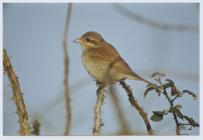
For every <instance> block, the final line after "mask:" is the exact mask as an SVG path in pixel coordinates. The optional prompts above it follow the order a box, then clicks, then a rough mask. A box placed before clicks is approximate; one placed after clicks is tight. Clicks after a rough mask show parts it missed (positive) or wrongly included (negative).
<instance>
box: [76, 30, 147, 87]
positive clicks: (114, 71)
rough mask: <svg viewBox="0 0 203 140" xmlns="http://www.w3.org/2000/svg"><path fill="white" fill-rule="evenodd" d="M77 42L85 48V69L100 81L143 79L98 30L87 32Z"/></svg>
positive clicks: (107, 82) (83, 56)
mask: <svg viewBox="0 0 203 140" xmlns="http://www.w3.org/2000/svg"><path fill="white" fill-rule="evenodd" d="M75 42H77V43H79V44H80V45H81V47H82V49H83V53H82V60H83V65H84V67H85V69H86V70H87V71H88V73H89V74H90V75H91V76H92V77H93V78H94V79H95V80H96V81H97V82H99V83H102V84H105V85H106V84H109V83H111V84H114V83H116V82H118V81H121V80H125V79H132V80H142V81H144V82H146V83H148V84H151V83H150V82H149V81H147V80H145V79H143V78H142V77H140V76H139V75H137V74H136V73H134V72H133V70H132V69H131V68H130V67H129V65H128V64H127V63H126V61H125V60H124V59H122V58H121V56H120V55H119V53H118V51H117V50H116V49H115V48H114V47H113V46H112V45H111V44H109V43H107V42H106V41H105V40H104V39H103V37H102V36H101V35H100V34H98V33H96V32H87V33H85V34H84V35H82V37H80V38H79V39H76V40H75Z"/></svg>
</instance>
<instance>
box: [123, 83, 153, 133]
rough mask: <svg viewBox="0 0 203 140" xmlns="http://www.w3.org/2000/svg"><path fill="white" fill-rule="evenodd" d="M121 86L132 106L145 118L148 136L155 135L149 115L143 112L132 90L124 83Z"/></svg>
mask: <svg viewBox="0 0 203 140" xmlns="http://www.w3.org/2000/svg"><path fill="white" fill-rule="evenodd" d="M120 84H121V85H122V86H123V88H124V89H125V91H126V93H127V95H128V98H129V101H130V103H131V105H132V106H133V107H135V109H136V110H137V111H138V112H139V114H140V115H141V117H142V118H143V120H144V122H145V125H146V128H147V131H148V134H149V135H153V130H152V128H151V125H150V122H149V120H148V118H147V114H146V113H145V111H144V110H143V108H142V107H140V105H139V104H138V101H137V100H136V99H135V97H134V96H133V93H132V90H131V89H130V87H129V86H128V85H127V84H126V83H125V82H124V81H120Z"/></svg>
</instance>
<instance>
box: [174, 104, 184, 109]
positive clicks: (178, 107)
mask: <svg viewBox="0 0 203 140" xmlns="http://www.w3.org/2000/svg"><path fill="white" fill-rule="evenodd" d="M174 108H175V109H181V108H182V105H180V104H177V105H176V106H175V107H174Z"/></svg>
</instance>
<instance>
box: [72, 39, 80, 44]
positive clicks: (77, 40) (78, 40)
mask: <svg viewBox="0 0 203 140" xmlns="http://www.w3.org/2000/svg"><path fill="white" fill-rule="evenodd" d="M73 42H75V43H80V42H81V41H80V38H78V39H75V40H74V41H73Z"/></svg>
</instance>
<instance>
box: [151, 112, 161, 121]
mask: <svg viewBox="0 0 203 140" xmlns="http://www.w3.org/2000/svg"><path fill="white" fill-rule="evenodd" d="M150 119H151V120H152V121H155V122H158V121H161V120H162V119H163V117H162V116H158V115H155V114H153V115H152V116H151V118H150Z"/></svg>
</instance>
